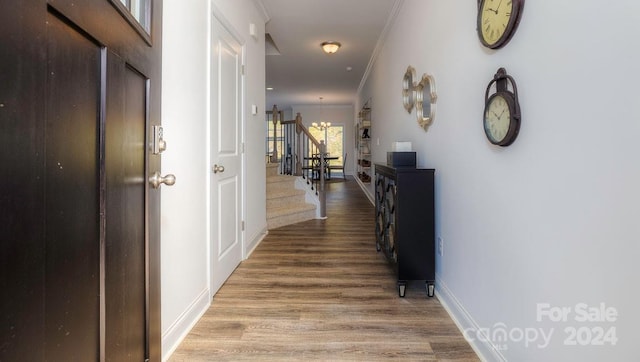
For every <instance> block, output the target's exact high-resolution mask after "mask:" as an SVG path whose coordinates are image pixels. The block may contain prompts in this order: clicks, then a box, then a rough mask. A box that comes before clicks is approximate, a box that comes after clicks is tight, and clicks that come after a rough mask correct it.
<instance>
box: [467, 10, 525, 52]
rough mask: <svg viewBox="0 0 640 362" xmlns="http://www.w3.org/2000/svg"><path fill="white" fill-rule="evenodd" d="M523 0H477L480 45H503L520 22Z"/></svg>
mask: <svg viewBox="0 0 640 362" xmlns="http://www.w3.org/2000/svg"><path fill="white" fill-rule="evenodd" d="M523 8H524V0H479V4H478V18H477V30H478V36H479V37H480V42H481V43H482V45H484V46H486V47H487V48H491V49H498V48H502V47H503V46H505V45H506V44H507V43H508V42H509V40H511V37H512V36H513V33H515V31H516V29H517V28H518V24H519V23H520V17H521V16H522V9H523Z"/></svg>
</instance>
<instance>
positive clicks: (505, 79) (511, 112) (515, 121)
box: [482, 68, 521, 147]
mask: <svg viewBox="0 0 640 362" xmlns="http://www.w3.org/2000/svg"><path fill="white" fill-rule="evenodd" d="M493 83H495V84H496V92H495V93H493V94H492V95H491V96H489V90H490V89H491V86H492V85H493ZM508 83H511V88H512V89H513V92H512V91H509V89H508ZM520 116H521V115H520V104H519V103H518V89H517V88H516V82H515V81H514V80H513V78H512V77H511V76H510V75H508V74H507V71H506V70H505V69H504V68H500V69H498V72H497V73H496V74H495V75H494V76H493V80H491V82H489V85H488V86H487V90H486V91H485V93H484V117H483V120H482V122H483V124H484V133H485V134H486V135H487V138H488V139H489V142H491V143H493V144H494V145H498V146H503V147H506V146H509V145H510V144H512V143H513V141H515V139H516V137H518V133H519V132H520V120H521V118H520Z"/></svg>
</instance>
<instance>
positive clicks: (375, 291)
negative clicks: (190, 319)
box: [170, 178, 478, 361]
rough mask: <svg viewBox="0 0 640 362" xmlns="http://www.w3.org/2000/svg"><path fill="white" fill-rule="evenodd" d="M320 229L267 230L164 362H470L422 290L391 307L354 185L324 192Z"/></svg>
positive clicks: (313, 224)
mask: <svg viewBox="0 0 640 362" xmlns="http://www.w3.org/2000/svg"><path fill="white" fill-rule="evenodd" d="M327 189H328V193H327V214H328V217H329V218H328V219H327V220H311V221H307V222H303V223H299V224H295V225H290V226H285V227H282V228H279V229H275V230H271V231H270V232H269V235H268V236H267V237H266V238H265V239H264V240H263V241H262V243H261V244H260V245H259V246H258V247H257V249H256V250H255V251H254V252H253V254H252V255H251V256H250V258H249V259H248V260H246V261H244V262H243V263H242V264H241V265H240V266H239V267H238V269H237V270H236V271H235V272H234V273H233V274H232V276H231V277H230V278H229V280H228V281H227V282H226V284H225V285H224V286H223V287H222V288H221V289H220V291H219V292H218V294H217V295H216V296H215V298H214V300H213V302H212V305H211V307H210V308H209V310H208V311H207V312H206V313H205V315H204V316H203V318H202V319H201V320H200V321H199V322H198V323H197V324H196V326H195V327H194V328H193V330H192V331H191V332H190V334H189V335H188V336H187V337H186V339H185V340H184V341H183V342H182V344H181V345H180V346H179V347H178V349H177V350H176V351H175V352H174V354H173V355H172V357H171V359H170V361H214V360H215V361H223V360H224V361H239V360H246V361H265V360H269V361H301V360H330V361H338V360H363V361H380V360H389V359H396V360H402V361H410V360H420V361H438V360H447V361H477V360H478V359H477V357H476V355H475V353H474V352H473V350H472V349H471V347H470V346H469V345H468V343H467V342H466V341H465V340H464V338H463V337H462V334H461V333H460V331H459V330H458V329H457V328H456V326H455V324H454V323H453V321H452V320H451V319H450V317H449V316H448V314H447V313H446V311H445V310H444V309H443V307H442V306H441V305H440V303H439V301H438V300H437V299H436V298H427V297H426V292H425V289H424V283H421V282H420V283H416V284H415V285H409V287H408V289H407V293H406V297H405V298H399V297H398V294H397V288H396V281H395V279H394V276H393V272H392V270H391V269H390V267H389V266H388V264H387V263H386V261H385V259H384V257H383V255H382V254H380V253H377V252H376V249H375V242H374V235H373V230H374V217H373V212H374V211H373V206H372V205H371V203H370V202H369V200H368V199H367V198H366V197H365V196H364V194H363V192H362V191H361V189H360V188H359V187H358V185H357V184H356V182H355V181H354V180H353V179H352V178H350V179H349V180H348V181H347V182H331V183H328V184H327Z"/></svg>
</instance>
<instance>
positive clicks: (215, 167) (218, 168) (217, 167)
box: [211, 165, 224, 173]
mask: <svg viewBox="0 0 640 362" xmlns="http://www.w3.org/2000/svg"><path fill="white" fill-rule="evenodd" d="M211 169H212V170H213V173H218V172H224V166H222V165H213V167H212V168H211Z"/></svg>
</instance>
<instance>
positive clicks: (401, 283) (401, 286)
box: [398, 282, 407, 298]
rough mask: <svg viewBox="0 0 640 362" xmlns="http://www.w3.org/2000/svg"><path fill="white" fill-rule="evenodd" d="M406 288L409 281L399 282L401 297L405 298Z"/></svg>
mask: <svg viewBox="0 0 640 362" xmlns="http://www.w3.org/2000/svg"><path fill="white" fill-rule="evenodd" d="M406 289H407V283H405V282H398V295H399V296H400V298H404V292H405V290H406Z"/></svg>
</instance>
